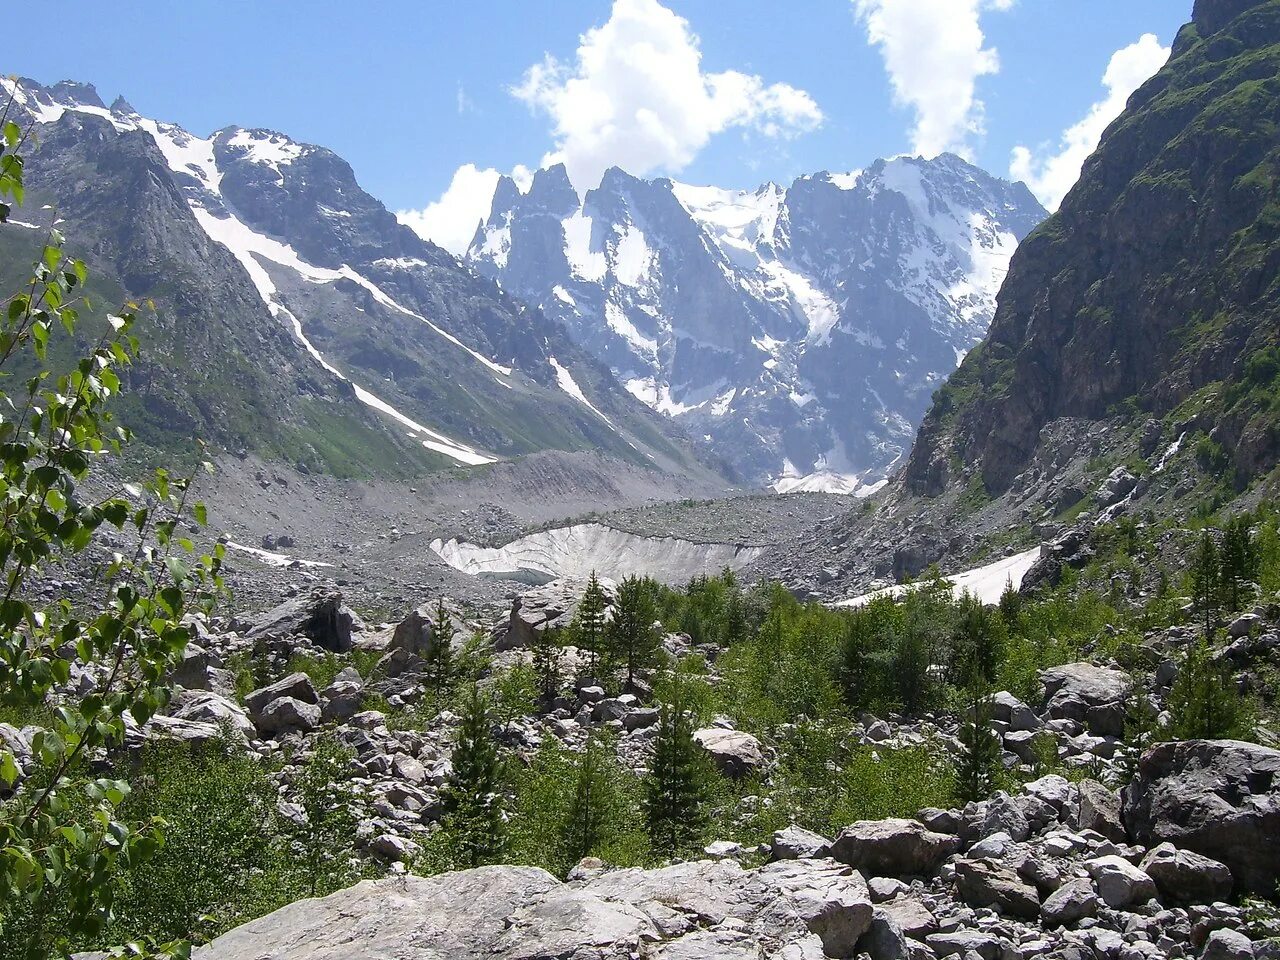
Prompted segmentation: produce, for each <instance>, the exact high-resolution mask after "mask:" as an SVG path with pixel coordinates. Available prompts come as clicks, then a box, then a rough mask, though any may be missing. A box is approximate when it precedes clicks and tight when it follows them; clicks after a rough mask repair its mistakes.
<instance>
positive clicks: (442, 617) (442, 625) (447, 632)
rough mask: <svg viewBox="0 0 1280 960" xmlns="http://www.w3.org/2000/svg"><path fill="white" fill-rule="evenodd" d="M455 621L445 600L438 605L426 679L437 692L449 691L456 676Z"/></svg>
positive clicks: (441, 600) (432, 624) (433, 619)
mask: <svg viewBox="0 0 1280 960" xmlns="http://www.w3.org/2000/svg"><path fill="white" fill-rule="evenodd" d="M453 635H454V629H453V619H452V618H451V617H450V616H449V611H447V610H446V609H445V608H444V599H443V598H441V599H440V600H439V601H437V603H436V615H435V616H434V617H433V618H432V620H431V647H430V648H429V649H428V650H427V657H426V660H427V667H426V679H427V684H428V686H430V687H431V689H432V690H435V691H437V692H444V691H447V690H448V689H449V687H450V686H451V685H452V683H453V679H454V676H455V670H454V664H453Z"/></svg>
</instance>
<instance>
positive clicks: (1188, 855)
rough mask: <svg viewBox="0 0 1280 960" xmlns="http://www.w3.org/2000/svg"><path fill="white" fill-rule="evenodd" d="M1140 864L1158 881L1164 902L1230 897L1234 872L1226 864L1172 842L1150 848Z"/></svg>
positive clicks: (1157, 884) (1188, 902) (1198, 901)
mask: <svg viewBox="0 0 1280 960" xmlns="http://www.w3.org/2000/svg"><path fill="white" fill-rule="evenodd" d="M1140 866H1141V867H1142V871H1143V873H1145V874H1146V875H1147V876H1149V877H1150V878H1151V879H1152V880H1154V881H1155V882H1156V887H1158V888H1159V890H1160V899H1161V900H1162V901H1163V902H1165V903H1169V904H1175V903H1176V904H1191V903H1217V902H1219V901H1222V900H1226V899H1227V898H1228V897H1230V896H1231V886H1232V881H1231V871H1230V870H1229V869H1227V866H1226V864H1223V863H1219V862H1218V861H1217V860H1214V859H1212V858H1210V857H1202V856H1201V855H1200V854H1198V853H1192V852H1191V851H1190V850H1179V849H1178V848H1177V847H1175V846H1174V845H1173V844H1172V843H1162V844H1160V845H1159V846H1157V847H1155V848H1153V849H1152V850H1150V851H1148V852H1147V855H1146V856H1145V857H1143V859H1142V863H1141V864H1140Z"/></svg>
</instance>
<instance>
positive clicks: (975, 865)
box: [956, 859, 1040, 920]
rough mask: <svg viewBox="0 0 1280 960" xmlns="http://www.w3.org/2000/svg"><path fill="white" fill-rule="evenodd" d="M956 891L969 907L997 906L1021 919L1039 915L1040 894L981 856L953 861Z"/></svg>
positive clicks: (1006, 870)
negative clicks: (979, 858) (976, 858)
mask: <svg viewBox="0 0 1280 960" xmlns="http://www.w3.org/2000/svg"><path fill="white" fill-rule="evenodd" d="M956 892H957V893H959V894H960V898H961V899H962V900H963V901H964V902H965V903H967V904H969V906H971V907H997V908H998V909H999V910H1000V912H1001V913H1003V914H1007V915H1008V916H1011V917H1021V918H1022V919H1024V920H1034V919H1036V918H1037V917H1039V916H1040V895H1039V894H1038V893H1037V892H1036V888H1035V887H1033V886H1031V885H1030V884H1027V883H1024V882H1023V881H1022V880H1021V879H1020V878H1019V877H1018V876H1017V875H1016V874H1015V873H1014V872H1013V871H1012V870H1008V869H1005V868H1004V867H1001V866H998V865H996V864H992V863H987V862H984V861H981V860H969V859H961V860H957V861H956Z"/></svg>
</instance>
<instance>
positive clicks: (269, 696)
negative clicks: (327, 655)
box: [244, 673, 320, 722]
mask: <svg viewBox="0 0 1280 960" xmlns="http://www.w3.org/2000/svg"><path fill="white" fill-rule="evenodd" d="M281 697H292V698H293V699H294V700H299V701H301V702H302V703H319V702H320V697H319V696H318V695H317V694H316V688H315V685H314V684H313V683H312V682H311V678H310V677H308V676H307V675H306V674H305V673H291V674H289V675H288V676H287V677H282V678H281V679H279V680H277V681H276V682H275V683H269V684H267V685H266V686H265V687H259V688H258V689H257V690H254V691H253V692H252V693H250V694H248V695H246V696H245V698H244V708H245V710H246V711H247V712H248V714H249V716H250V717H251V718H252V719H253V720H254V721H255V722H256V721H257V719H258V717H259V716H260V715H261V714H262V711H263V710H265V709H266V708H267V705H268V704H270V703H271V702H272V701H273V700H279V699H280V698H281Z"/></svg>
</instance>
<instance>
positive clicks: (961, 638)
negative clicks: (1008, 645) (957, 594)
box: [952, 592, 1005, 689]
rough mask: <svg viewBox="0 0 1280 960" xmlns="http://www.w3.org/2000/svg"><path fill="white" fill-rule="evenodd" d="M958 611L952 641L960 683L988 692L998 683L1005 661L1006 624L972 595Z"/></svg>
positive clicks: (960, 602) (962, 602) (965, 596)
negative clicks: (997, 678)
mask: <svg viewBox="0 0 1280 960" xmlns="http://www.w3.org/2000/svg"><path fill="white" fill-rule="evenodd" d="M958 608H959V617H958V618H957V620H956V629H955V633H954V634H953V639H952V642H953V646H954V651H955V655H954V659H955V669H956V674H957V679H958V681H959V683H960V685H961V686H965V687H980V688H984V689H985V688H986V687H988V686H990V685H991V684H993V683H995V681H996V676H997V674H998V673H999V670H1000V664H1001V663H1002V662H1003V661H1004V646H1005V644H1004V629H1003V628H1004V624H1003V622H1001V621H999V620H998V618H997V617H995V616H994V615H993V614H992V612H991V611H990V610H989V609H988V608H987V607H986V605H985V604H983V602H982V601H981V600H979V599H978V598H977V597H975V596H973V595H972V594H970V593H968V592H966V593H965V594H964V595H963V596H961V598H960V601H959V604H958Z"/></svg>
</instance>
